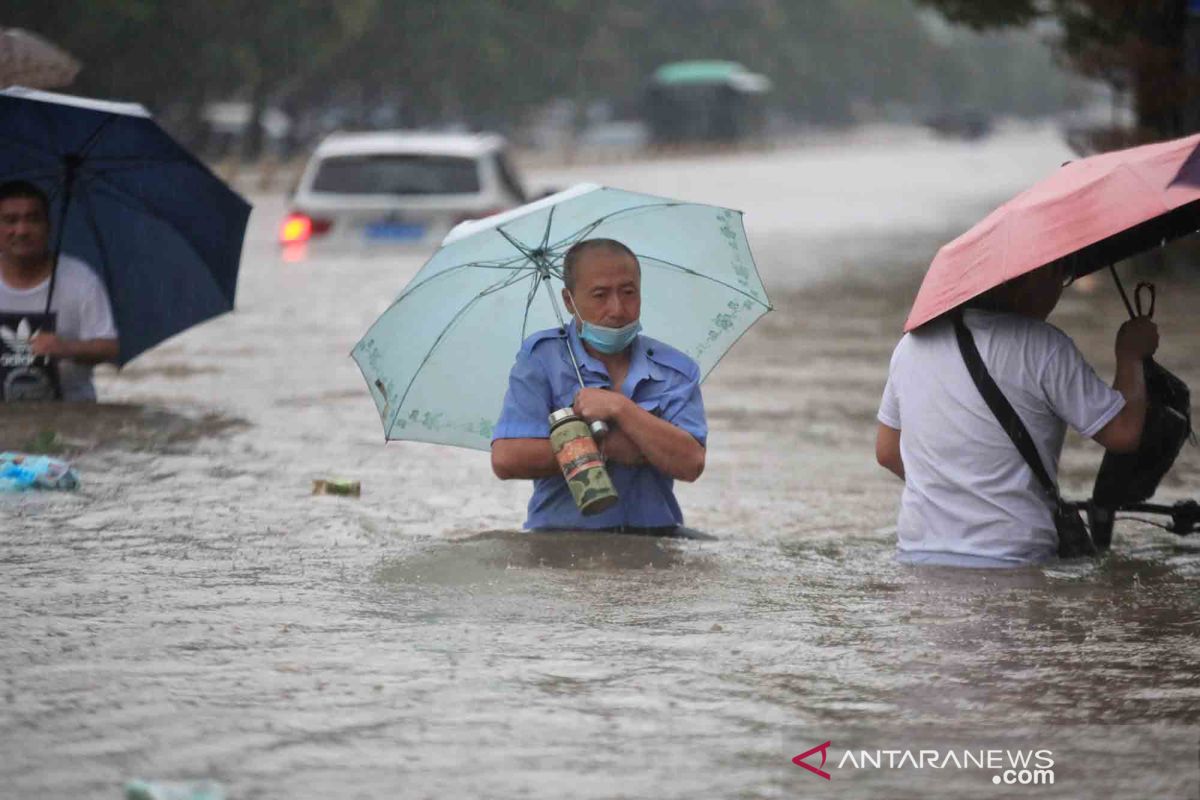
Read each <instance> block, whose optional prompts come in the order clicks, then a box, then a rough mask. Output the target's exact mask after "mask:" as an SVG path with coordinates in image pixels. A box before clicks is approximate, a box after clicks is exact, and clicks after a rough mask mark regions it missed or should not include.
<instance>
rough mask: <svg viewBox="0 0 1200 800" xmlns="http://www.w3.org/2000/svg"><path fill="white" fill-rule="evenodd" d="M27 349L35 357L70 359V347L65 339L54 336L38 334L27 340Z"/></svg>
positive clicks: (51, 334)
mask: <svg viewBox="0 0 1200 800" xmlns="http://www.w3.org/2000/svg"><path fill="white" fill-rule="evenodd" d="M29 349H30V350H32V351H33V354H34V355H35V356H46V357H47V358H70V357H71V354H70V352H69V351H70V349H71V348H70V346H69V344H68V342H67V340H66V339H60V338H59V337H58V336H57V335H56V334H53V333H44V332H39V333H36V334H34V336H33V338H32V339H30V340H29Z"/></svg>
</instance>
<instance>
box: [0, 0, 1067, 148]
mask: <svg viewBox="0 0 1200 800" xmlns="http://www.w3.org/2000/svg"><path fill="white" fill-rule="evenodd" d="M930 1H931V2H933V0H930ZM944 3H945V5H946V7H947V8H948V9H949V8H951V7H958V6H961V7H962V8H963V9H964V10H963V12H962V13H964V14H966V13H967V10H968V7H969V6H970V5H971V4H970V3H969V2H968V1H967V0H944ZM985 5H991V4H985ZM995 5H996V6H997V7H1000V6H1005V7H1007V6H1009V5H1013V6H1022V5H1023V4H1022V3H1020V2H1017V3H1015V4H1008V3H998V4H995ZM1019 20H1020V17H1017V18H1012V19H1009V18H1008V17H1006V18H1005V19H1003V20H994V19H992V18H990V17H979V18H977V19H974V18H972V19H967V21H969V22H972V24H978V25H984V24H1000V23H1002V22H1003V23H1006V24H1016V23H1017V22H1018V21H1019ZM3 22H4V24H6V25H14V26H20V27H27V28H30V29H32V30H35V31H37V32H39V33H42V34H44V35H46V36H47V37H49V38H50V39H52V40H55V41H57V42H59V43H60V44H62V45H63V46H64V47H66V48H67V49H68V50H70V51H71V52H73V53H74V54H76V55H77V56H78V57H79V58H81V59H82V60H83V61H84V70H83V72H82V73H81V76H80V78H79V79H78V80H77V83H76V85H75V86H73V87H71V89H72V91H78V92H80V93H84V94H94V95H102V96H111V97H120V98H126V99H132V100H138V101H140V102H143V103H145V104H146V105H148V106H150V107H151V108H152V109H154V110H155V111H156V112H158V113H166V114H167V115H168V116H169V117H171V118H172V119H176V120H177V121H178V122H179V124H181V125H183V127H186V124H185V123H186V122H187V121H188V119H189V118H194V117H195V115H196V114H197V113H198V111H197V109H198V108H199V107H200V106H201V105H202V104H203V103H205V102H207V101H212V100H218V99H230V98H240V99H244V100H249V101H251V102H252V103H253V104H254V106H255V107H256V108H257V109H259V110H260V111H261V109H262V108H263V107H265V105H266V104H267V103H268V102H269V103H274V104H280V105H283V106H284V107H286V108H288V109H289V110H293V111H298V110H303V109H310V108H317V107H332V106H353V107H354V108H355V109H357V110H358V111H357V113H359V114H360V115H369V114H370V113H372V112H373V111H377V110H379V109H381V108H384V107H388V108H396V107H399V108H400V109H402V116H401V118H400V119H399V120H398V123H399V124H405V125H428V124H438V123H462V124H466V125H469V126H477V127H483V126H486V127H498V128H508V127H512V126H514V125H516V124H517V123H519V122H520V121H521V120H522V119H523V118H525V116H526V115H527V114H528V113H529V111H530V110H531V109H533V108H535V107H537V106H539V105H541V104H544V103H545V102H546V101H547V100H549V99H552V98H569V99H573V100H576V101H577V103H576V107H577V108H583V107H585V106H586V104H587V102H588V101H590V100H594V99H599V98H604V99H607V100H611V101H616V102H621V101H622V100H625V101H628V100H629V99H630V98H632V97H636V96H637V95H638V92H639V90H640V87H641V86H642V84H643V82H644V80H645V79H646V77H647V76H648V75H649V74H650V73H651V72H652V71H653V70H654V69H655V68H656V67H657V66H659V65H661V64H663V63H665V62H669V61H675V60H682V59H691V58H716V59H729V60H735V61H740V62H742V63H744V64H745V65H746V66H748V67H749V68H750V69H752V70H754V71H757V72H762V73H764V74H766V75H768V76H769V77H770V78H771V79H772V80H773V82H774V87H775V88H774V91H773V94H772V102H773V105H774V106H775V107H776V108H777V109H778V110H779V111H780V112H781V113H784V114H787V115H789V116H791V117H792V118H794V119H796V120H799V121H809V122H837V121H842V120H848V119H851V118H853V117H855V116H856V115H860V114H862V113H863V109H872V108H878V107H880V106H881V105H882V104H885V103H901V104H907V105H909V106H912V107H915V108H925V109H932V108H937V107H939V106H943V105H955V104H983V103H988V104H994V108H995V110H997V111H1000V112H1014V111H1015V112H1030V111H1042V110H1047V109H1049V108H1051V107H1053V106H1054V105H1055V104H1057V103H1060V102H1061V100H1062V94H1063V92H1064V91H1065V89H1064V87H1065V86H1066V82H1065V80H1063V79H1062V78H1061V76H1057V73H1055V71H1054V69H1053V67H1052V65H1051V64H1049V62H1048V60H1047V59H1046V57H1045V56H1044V55H1042V54H1041V53H1040V52H1039V51H1037V46H1036V45H1034V44H1031V43H1030V42H1029V40H1028V39H1025V40H1021V41H1017V40H1016V39H1013V38H1012V37H1009V38H1003V37H1001V38H997V37H996V36H991V37H976V38H975V39H970V40H963V39H962V37H959V38H958V39H956V40H955V41H953V42H947V41H944V40H942V39H939V38H937V37H935V36H932V35H931V33H930V26H929V25H928V24H926V21H925V20H923V19H922V17H921V13H920V12H918V10H917V8H916V7H915V6H914V5H913V3H912V2H909V0H904V2H898V1H897V0H805V1H804V2H791V0H506V2H503V3H501V2H496V0H440V1H439V2H428V0H288V2H286V3H282V2H265V1H264V2H258V1H257V0H254V1H250V0H53V2H48V3H24V4H19V5H18V6H17V7H16V8H15V9H13V10H12V11H11V12H10V13H8V15H7V18H6V19H5V20H4V21H3ZM1022 64H1024V65H1026V67H1025V68H1026V69H1027V70H1028V69H1034V70H1038V69H1040V70H1041V75H1040V77H1039V76H1024V75H1022V74H1020V73H1021V69H1022V66H1021V65H1022ZM997 75H1001V76H1009V78H1008V79H1011V81H1013V83H1011V84H1009V83H1005V82H1004V81H1000V82H999V84H1000V85H998V81H997V78H996V76H997ZM1048 76H1049V77H1048ZM1056 76H1057V81H1056V80H1055V78H1056ZM1008 79H1006V80H1008Z"/></svg>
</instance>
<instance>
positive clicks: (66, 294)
mask: <svg viewBox="0 0 1200 800" xmlns="http://www.w3.org/2000/svg"><path fill="white" fill-rule="evenodd" d="M49 290H50V280H49V278H47V279H46V280H45V281H43V282H42V283H40V284H38V285H37V286H34V287H33V288H30V289H14V288H12V287H11V286H8V285H7V284H6V283H4V280H3V278H0V315H2V316H3V318H4V319H5V320H8V321H10V322H14V325H8V324H4V325H3V326H2V327H3V330H0V334H4V335H5V336H4V338H5V341H6V342H11V343H14V344H15V343H17V340H18V339H20V338H21V337H20V335H19V334H24V335H25V336H29V335H31V334H32V333H33V332H34V331H36V329H37V325H36V320H37V319H38V318H39V317H40V315H41V314H42V313H43V312H44V311H45V310H46V293H47V292H48V291H49ZM50 310H51V312H52V313H53V315H54V318H55V321H54V328H55V330H54V332H55V333H56V334H57V335H58V336H60V337H62V338H64V339H74V340H78V341H86V340H89V339H115V338H117V326H116V323H115V322H114V320H113V313H112V307H111V306H110V305H109V301H108V293H107V292H106V291H105V290H104V283H103V282H102V281H101V280H100V278H99V276H98V275H96V273H95V272H93V271H92V270H91V268H89V267H88V266H87V264H85V263H84V262H83V261H80V260H79V259H77V258H74V257H72V256H69V255H65V254H64V255H62V256H60V257H59V259H58V276H57V278H56V279H55V282H54V300H53V302H52V303H51V304H50ZM26 315H31V316H30V317H26ZM22 320H27V324H26V325H24V326H22V325H21V321H22ZM58 377H59V383H60V385H61V387H62V399H63V400H95V399H96V389H95V387H94V386H92V367H91V365H88V364H78V363H76V362H74V361H71V360H69V359H64V360H62V361H60V362H59V366H58Z"/></svg>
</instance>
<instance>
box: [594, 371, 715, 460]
mask: <svg viewBox="0 0 1200 800" xmlns="http://www.w3.org/2000/svg"><path fill="white" fill-rule="evenodd" d="M575 413H576V414H578V415H579V416H581V417H583V418H584V419H586V420H588V421H589V422H591V421H592V420H597V419H602V420H604V421H606V422H610V423H615V424H616V427H617V428H618V429H619V430H621V431H623V432H624V433H625V434H626V435H628V436H629V438H630V439H631V440H632V442H633V444H635V445H637V449H638V450H640V451H641V453H642V455H643V456H645V458H646V460H647V461H648V462H650V464H651V466H653V467H654V468H656V469H657V470H659V471H660V472H663V473H665V474H667V475H669V476H670V477H672V478H674V479H676V480H680V481H687V482H689V483H690V482H692V481H694V480H696V479H697V478H699V477H700V475H701V474H702V473H703V472H704V459H705V451H704V445H702V444H700V442H699V441H697V440H696V437H694V436H692V434H690V433H688V432H687V431H685V430H684V429H683V428H680V427H677V426H675V425H672V424H671V423H670V422H667V421H666V420H664V419H659V418H658V417H656V416H654V415H653V414H651V413H650V412H649V411H646V410H645V409H643V408H642V407H641V406H639V405H638V404H637V403H635V402H633V401H632V400H630V399H629V398H628V397H626V396H625V395H623V394H621V393H620V392H614V391H610V390H608V389H580V390H579V394H577V395H575Z"/></svg>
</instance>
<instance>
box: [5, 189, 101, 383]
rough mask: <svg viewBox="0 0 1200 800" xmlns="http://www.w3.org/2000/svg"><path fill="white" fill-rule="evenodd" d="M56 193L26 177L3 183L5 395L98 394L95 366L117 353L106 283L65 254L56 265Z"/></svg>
mask: <svg viewBox="0 0 1200 800" xmlns="http://www.w3.org/2000/svg"><path fill="white" fill-rule="evenodd" d="M49 245H50V214H49V201H48V200H47V198H46V196H45V194H43V193H42V191H41V190H40V189H38V188H37V187H36V186H34V185H33V184H31V183H28V182H25V181H10V182H8V183H4V184H0V400H2V401H4V402H14V401H19V400H70V401H80V400H82V401H88V400H95V399H96V390H95V387H94V386H93V385H92V367H93V365H95V364H98V363H101V362H104V361H115V360H116V359H117V356H118V353H119V351H120V346H119V342H118V339H117V328H116V324H115V322H114V321H113V313H112V308H111V305H110V303H109V299H108V293H107V292H106V291H105V288H104V283H103V281H101V280H100V278H99V276H98V275H97V274H96V273H95V271H94V270H93V269H91V268H90V267H88V266H87V265H86V264H85V263H84V262H82V261H80V260H79V259H77V258H73V257H71V256H68V255H65V254H64V255H61V256H60V257H59V259H58V267H57V269H54V268H53V259H52V256H51V252H50V246H49Z"/></svg>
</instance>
